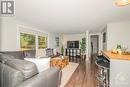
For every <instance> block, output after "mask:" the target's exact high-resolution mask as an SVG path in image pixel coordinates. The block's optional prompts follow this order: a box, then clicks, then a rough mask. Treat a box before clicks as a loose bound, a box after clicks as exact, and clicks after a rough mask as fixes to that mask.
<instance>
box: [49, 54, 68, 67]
mask: <svg viewBox="0 0 130 87" xmlns="http://www.w3.org/2000/svg"><path fill="white" fill-rule="evenodd" d="M68 64H69V57H68V56H63V57H61V56H59V57H55V58H52V59H51V60H50V66H51V67H52V66H55V67H58V68H60V69H63V68H64V67H65V66H67V65H68Z"/></svg>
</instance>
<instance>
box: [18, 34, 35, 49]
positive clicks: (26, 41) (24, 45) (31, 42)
mask: <svg viewBox="0 0 130 87" xmlns="http://www.w3.org/2000/svg"><path fill="white" fill-rule="evenodd" d="M35 41H36V35H32V34H25V33H20V47H21V50H32V49H35V47H36V44H35Z"/></svg>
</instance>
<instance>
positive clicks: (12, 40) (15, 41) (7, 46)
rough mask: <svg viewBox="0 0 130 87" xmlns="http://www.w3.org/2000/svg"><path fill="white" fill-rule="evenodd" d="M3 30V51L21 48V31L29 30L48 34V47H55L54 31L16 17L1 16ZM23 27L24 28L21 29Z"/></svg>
mask: <svg viewBox="0 0 130 87" xmlns="http://www.w3.org/2000/svg"><path fill="white" fill-rule="evenodd" d="M0 24H1V27H0V29H1V32H0V50H1V51H15V50H20V40H19V33H20V31H21V30H22V31H29V32H31V33H33V32H34V33H38V34H47V35H48V38H49V40H48V47H50V48H55V35H57V34H54V33H51V32H47V31H45V30H44V29H39V28H37V27H34V26H32V25H29V24H26V23H23V22H20V21H17V20H16V18H15V17H2V18H1V23H0ZM21 27H22V28H23V29H21Z"/></svg>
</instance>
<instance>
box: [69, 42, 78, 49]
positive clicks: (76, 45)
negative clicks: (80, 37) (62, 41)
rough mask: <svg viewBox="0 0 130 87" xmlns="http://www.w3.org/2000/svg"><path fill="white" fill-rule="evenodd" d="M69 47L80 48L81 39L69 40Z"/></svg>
mask: <svg viewBox="0 0 130 87" xmlns="http://www.w3.org/2000/svg"><path fill="white" fill-rule="evenodd" d="M67 48H79V41H67Z"/></svg>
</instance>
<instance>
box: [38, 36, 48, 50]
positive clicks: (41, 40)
mask: <svg viewBox="0 0 130 87" xmlns="http://www.w3.org/2000/svg"><path fill="white" fill-rule="evenodd" d="M38 48H39V49H40V48H47V36H38Z"/></svg>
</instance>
